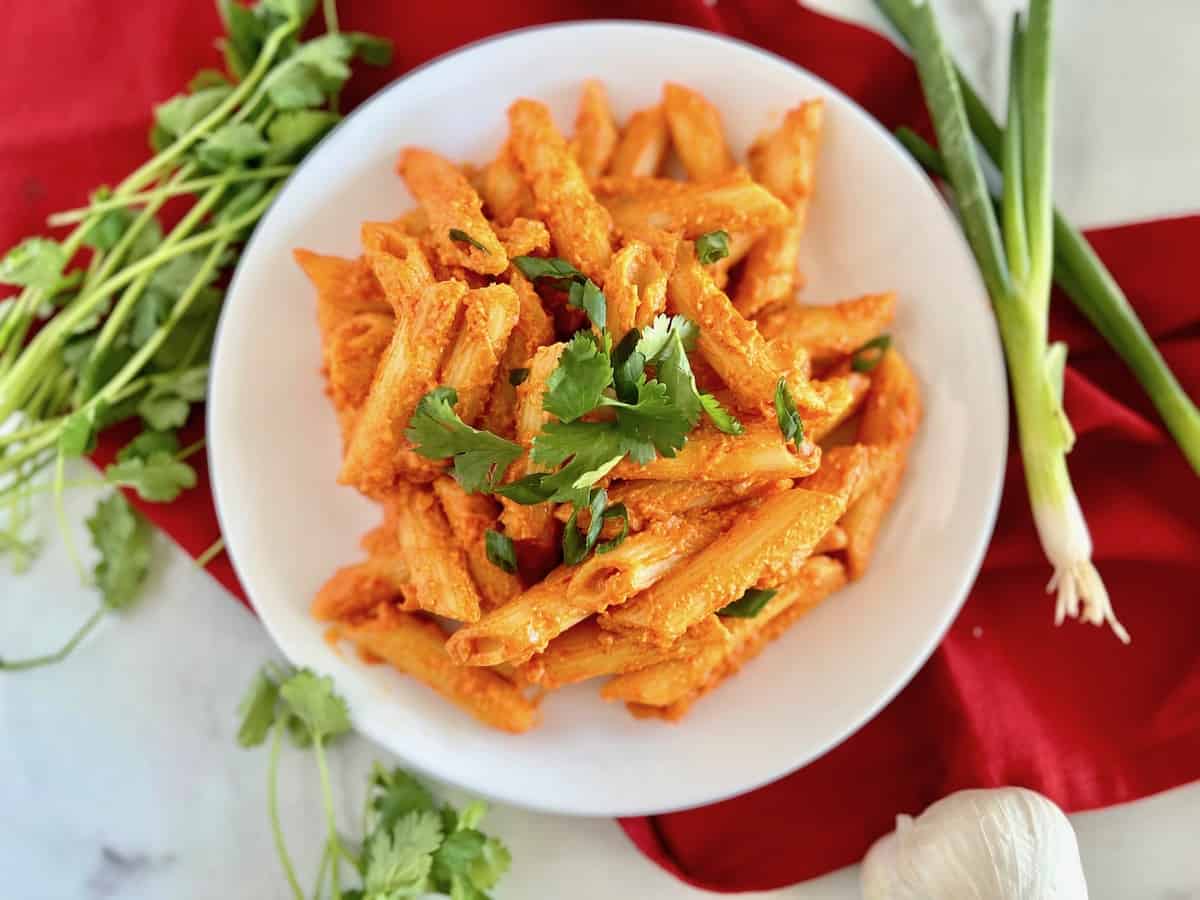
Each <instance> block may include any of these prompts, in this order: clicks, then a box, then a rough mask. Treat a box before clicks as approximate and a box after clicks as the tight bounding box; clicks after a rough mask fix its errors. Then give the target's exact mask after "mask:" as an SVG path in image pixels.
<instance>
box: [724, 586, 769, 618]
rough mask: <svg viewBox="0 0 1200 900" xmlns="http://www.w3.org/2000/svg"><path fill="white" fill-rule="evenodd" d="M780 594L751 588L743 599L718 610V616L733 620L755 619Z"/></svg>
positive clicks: (743, 595)
mask: <svg viewBox="0 0 1200 900" xmlns="http://www.w3.org/2000/svg"><path fill="white" fill-rule="evenodd" d="M776 593H778V592H777V591H774V590H771V589H769V588H768V589H762V588H750V589H749V590H747V591H746V593H744V594H742V596H741V597H739V598H738V599H736V600H734V601H733V602H731V603H727V604H725V605H724V606H722V607H721V608H720V609H718V610H717V615H718V616H725V617H727V618H732V619H753V618H754V617H755V616H757V615H758V614H759V613H760V612H762V611H763V607H764V606H766V605H767V604H768V603H769V602H770V601H771V598H772V597H774V596H775V594H776Z"/></svg>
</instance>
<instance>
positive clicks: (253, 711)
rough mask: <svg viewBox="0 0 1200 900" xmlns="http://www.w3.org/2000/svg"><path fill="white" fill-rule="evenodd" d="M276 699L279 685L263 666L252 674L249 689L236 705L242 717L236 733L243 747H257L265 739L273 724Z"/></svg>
mask: <svg viewBox="0 0 1200 900" xmlns="http://www.w3.org/2000/svg"><path fill="white" fill-rule="evenodd" d="M278 701H279V685H278V684H277V683H276V682H275V680H274V679H273V678H271V676H270V675H269V674H268V672H267V670H266V668H265V667H264V668H262V669H260V670H259V672H258V674H257V675H255V676H254V681H253V682H251V684H250V690H248V691H247V692H246V696H245V697H243V698H242V702H241V703H240V704H239V705H238V715H240V716H241V717H242V723H241V725H240V726H239V727H238V733H237V742H238V743H239V744H241V745H242V746H243V747H257V746H258V745H259V744H261V743H262V742H263V741H265V740H266V739H267V734H268V733H269V732H270V730H271V726H272V725H274V724H275V706H276V703H277V702H278Z"/></svg>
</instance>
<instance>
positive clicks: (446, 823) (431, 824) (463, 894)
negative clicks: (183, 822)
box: [237, 664, 512, 900]
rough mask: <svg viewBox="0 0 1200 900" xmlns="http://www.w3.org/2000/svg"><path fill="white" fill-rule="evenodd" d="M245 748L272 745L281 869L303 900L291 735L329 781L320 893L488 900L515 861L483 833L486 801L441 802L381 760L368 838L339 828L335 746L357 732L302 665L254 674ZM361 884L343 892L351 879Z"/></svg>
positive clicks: (366, 812) (324, 785)
mask: <svg viewBox="0 0 1200 900" xmlns="http://www.w3.org/2000/svg"><path fill="white" fill-rule="evenodd" d="M238 714H239V717H240V725H239V728H238V733H237V740H238V743H239V744H240V745H241V746H243V747H257V746H260V745H262V744H263V743H265V742H266V741H267V740H268V738H269V739H270V741H271V747H270V757H269V762H268V764H267V805H268V814H269V817H270V822H271V831H272V834H273V836H274V840H275V848H276V852H277V853H278V855H279V860H280V864H281V865H282V867H283V871H284V875H285V877H286V879H287V882H288V885H289V887H290V889H291V893H292V896H293V897H294V898H296V900H304V897H305V894H304V891H303V890H302V889H301V887H300V881H299V878H298V877H297V874H296V867H295V863H294V862H293V860H292V857H291V854H290V853H289V852H288V849H287V843H286V841H285V839H284V834H283V823H282V821H281V820H280V817H279V801H278V786H279V762H280V755H281V748H282V738H283V736H284V735H287V736H288V737H289V738H290V739H291V742H292V743H293V744H294V745H296V746H297V747H300V748H309V747H311V748H312V750H313V754H314V758H315V761H316V766H317V773H318V777H319V779H320V783H321V796H322V805H323V808H324V817H325V825H326V839H325V852H324V854H323V855H322V864H321V868H320V870H319V871H318V874H317V885H316V888H315V890H314V892H313V896H316V897H323V896H330V897H333V898H338V900H405V898H416V897H420V896H423V895H427V894H431V893H439V894H444V895H448V896H450V897H451V898H454V900H459V898H463V900H489V897H488V895H487V893H486V891H488V890H491V888H492V887H494V886H495V884H496V882H497V881H499V879H500V877H501V876H502V875H503V874H504V873H505V872H506V871H508V868H509V865H510V864H511V861H512V860H511V856H510V855H509V852H508V849H507V848H506V847H505V846H504V844H503V843H501V842H500V840H498V839H497V838H494V837H489V836H488V835H486V834H484V833H483V832H482V831H480V830H479V824H480V822H481V821H482V819H483V817H484V816H485V815H486V813H487V805H486V804H485V803H483V802H482V801H478V800H477V801H474V802H472V803H470V804H468V805H467V806H465V807H463V808H462V809H455V808H454V807H452V806H450V805H449V804H443V805H441V806H439V805H438V804H437V803H436V802H435V800H434V797H433V795H432V794H431V793H430V791H429V789H428V788H427V787H426V786H425V785H424V784H422V783H421V782H420V781H418V780H417V779H416V778H414V777H413V776H412V775H410V774H409V773H408V772H406V771H404V770H403V769H398V768H397V769H391V770H389V769H386V768H384V767H383V766H382V765H380V764H379V763H378V762H377V763H375V765H374V766H373V767H372V770H371V774H370V777H369V778H368V780H367V790H366V797H365V798H364V801H363V833H362V836H361V840H360V842H358V843H352V842H349V841H348V840H347V839H345V838H344V837H343V836H342V835H341V834H340V833H339V831H338V829H337V825H336V821H335V818H334V806H333V794H332V789H331V779H330V771H329V759H328V756H327V753H326V750H327V748H328V746H329V745H330V744H331V743H333V742H335V741H336V740H338V739H339V738H341V737H342V736H343V735H345V734H347V733H348V732H349V731H350V728H351V725H350V717H349V712H348V709H347V707H346V703H345V701H344V700H343V699H342V698H341V697H340V696H339V695H338V694H337V692H336V691H335V689H334V686H333V681H332V680H331V679H330V678H328V677H320V676H318V675H316V674H315V673H313V672H311V671H309V670H307V669H301V670H300V671H295V670H293V669H291V668H288V667H286V666H281V665H274V664H269V665H267V666H264V667H263V669H262V670H260V671H259V672H258V674H257V675H256V676H255V678H254V681H253V682H252V683H251V685H250V689H249V690H248V691H247V693H246V695H245V697H244V698H243V700H242V702H241V704H240V705H239V707H238ZM345 875H350V876H351V877H355V878H357V879H358V881H359V884H360V886H359V887H357V888H350V889H344V888H343V880H342V879H343V876H345Z"/></svg>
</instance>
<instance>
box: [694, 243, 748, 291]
mask: <svg viewBox="0 0 1200 900" xmlns="http://www.w3.org/2000/svg"><path fill="white" fill-rule="evenodd" d="M759 234H760V232H759V231H735V232H734V233H733V234H731V235H730V236H729V255H728V256H724V257H722V258H721V259H718V260H717V261H716V262H714V263H710V264H709V265H708V266H706V269H707V271H708V274H709V275H710V276H712V280H713V284H715V285H716V286H717V287H719V288H720V289H721V290H725V286H726V285H727V284H728V283H729V270H730V269H732V268H733V267H734V266H736V265H737V264H738V263H740V262H741V261H742V260H743V259H745V258H746V254H748V253H749V252H750V248H751V247H753V246H754V244H755V242H756V241H757V240H758V236H759Z"/></svg>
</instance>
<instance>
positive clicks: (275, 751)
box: [267, 717, 304, 900]
mask: <svg viewBox="0 0 1200 900" xmlns="http://www.w3.org/2000/svg"><path fill="white" fill-rule="evenodd" d="M282 736H283V719H282V717H276V719H275V725H274V727H273V728H272V729H271V759H270V762H269V763H267V815H268V816H269V817H270V819H271V834H272V836H273V837H274V839H275V851H276V853H278V854H279V862H280V863H281V864H282V865H283V873H284V875H286V876H287V880H288V884H289V885H291V888H292V894H293V895H294V896H295V897H296V900H304V891H302V890H301V889H300V882H299V880H298V879H297V878H296V867H295V866H294V865H293V864H292V857H291V854H290V853H288V849H287V844H286V843H285V842H284V840H283V824H282V823H281V822H280V821H279V745H280V743H281V738H282Z"/></svg>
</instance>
